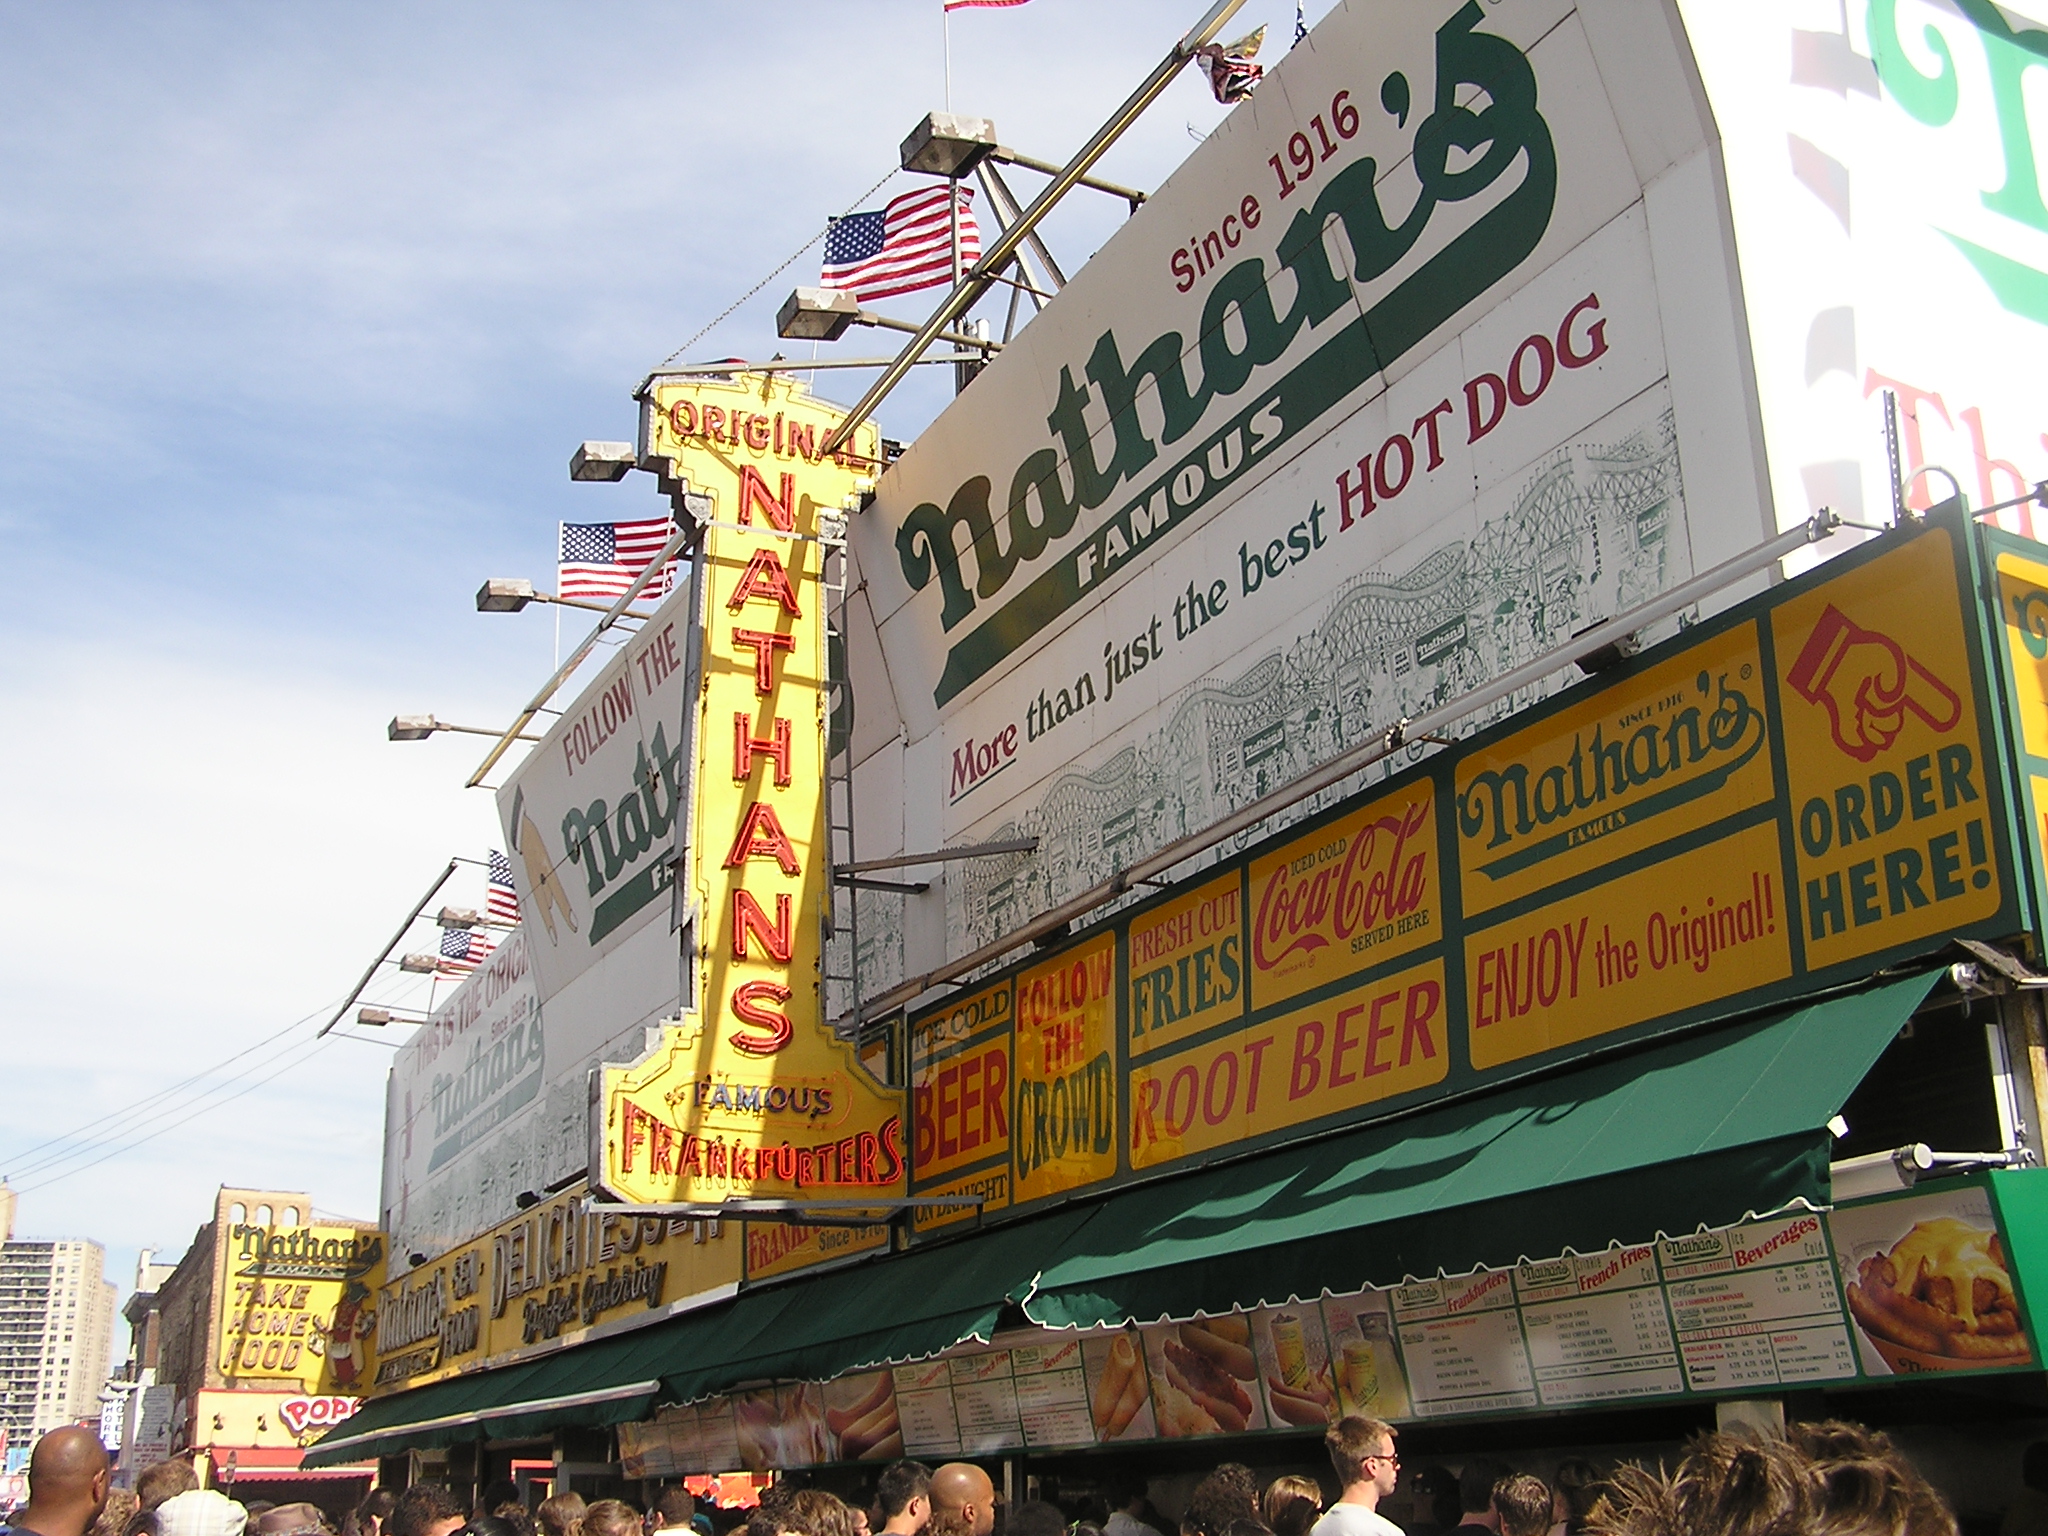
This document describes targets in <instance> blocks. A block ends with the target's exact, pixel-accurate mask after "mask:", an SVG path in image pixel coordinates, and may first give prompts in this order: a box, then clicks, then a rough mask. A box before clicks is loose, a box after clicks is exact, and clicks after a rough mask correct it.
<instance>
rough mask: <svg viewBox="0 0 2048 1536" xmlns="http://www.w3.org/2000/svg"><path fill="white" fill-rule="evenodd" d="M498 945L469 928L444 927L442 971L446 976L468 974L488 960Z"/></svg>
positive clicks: (442, 934) (442, 932) (442, 933)
mask: <svg viewBox="0 0 2048 1536" xmlns="http://www.w3.org/2000/svg"><path fill="white" fill-rule="evenodd" d="M497 947H498V946H497V945H496V944H494V943H492V942H491V941H490V940H489V939H486V938H485V937H484V936H483V935H482V934H480V933H475V932H472V931H471V930H469V929H467V928H444V929H443V930H442V931H441V972H442V974H443V975H446V976H463V975H467V974H468V973H469V972H471V971H473V970H475V969H476V968H477V967H478V966H480V965H482V964H483V963H484V961H486V960H488V959H489V958H490V957H491V951H492V950H494V949H496V948H497Z"/></svg>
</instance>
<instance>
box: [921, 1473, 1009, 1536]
mask: <svg viewBox="0 0 2048 1536" xmlns="http://www.w3.org/2000/svg"><path fill="white" fill-rule="evenodd" d="M932 1508H933V1509H934V1510H935V1511H937V1512H938V1513H940V1514H944V1515H952V1516H955V1517H957V1518H958V1522H959V1524H961V1525H962V1526H964V1527H965V1528H966V1530H967V1531H968V1532H969V1536H989V1532H991V1531H993V1530H994V1529H995V1528H996V1486H995V1484H994V1483H992V1482H990V1481H989V1480H988V1474H987V1473H986V1472H984V1471H982V1470H981V1468H979V1467H977V1466H974V1465H972V1464H971V1463H969V1462H965V1461H949V1462H947V1463H946V1464H945V1465H944V1466H943V1467H941V1468H939V1470H938V1471H936V1472H934V1473H933V1474H932Z"/></svg>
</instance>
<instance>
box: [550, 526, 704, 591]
mask: <svg viewBox="0 0 2048 1536" xmlns="http://www.w3.org/2000/svg"><path fill="white" fill-rule="evenodd" d="M674 532H675V521H674V519H672V518H666V517H659V518H652V519H649V520H648V521H646V522H639V523H564V524H562V525H561V548H560V557H559V567H558V570H557V573H556V578H555V579H556V583H557V585H556V589H555V590H556V592H557V594H558V595H559V596H562V597H610V598H618V597H624V596H625V595H626V588H628V587H630V586H631V585H633V579H634V578H635V577H636V576H638V575H639V574H640V573H641V572H642V571H644V570H646V569H647V567H648V565H649V564H650V563H651V562H652V561H653V559H654V557H655V556H656V555H658V554H660V553H661V547H662V545H664V544H666V543H667V542H668V541H669V538H670V536H671V535H672V534H673V533H674ZM674 577H675V562H674V561H673V560H671V561H670V562H669V567H668V569H667V570H665V571H663V572H662V573H661V574H660V575H659V576H657V577H656V578H655V579H654V580H653V581H650V582H649V583H648V584H647V585H646V587H644V588H643V589H642V590H641V594H640V595H641V597H643V598H650V599H651V598H657V597H666V596H667V595H668V591H669V584H670V582H671V581H673V580H674Z"/></svg>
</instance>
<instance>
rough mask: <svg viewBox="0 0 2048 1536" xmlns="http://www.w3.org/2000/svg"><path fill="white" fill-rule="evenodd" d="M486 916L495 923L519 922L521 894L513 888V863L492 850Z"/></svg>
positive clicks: (485, 902) (485, 904) (485, 905)
mask: <svg viewBox="0 0 2048 1536" xmlns="http://www.w3.org/2000/svg"><path fill="white" fill-rule="evenodd" d="M484 916H485V917H487V918H489V919H490V920H491V921H492V922H494V923H517V922H518V921H519V892H518V891H516V890H514V889H513V887H512V861H511V860H510V859H508V858H506V857H505V855H504V854H502V853H500V852H498V850H497V849H495V848H493V849H492V850H491V884H490V890H489V892H488V893H487V895H486V897H485V901H484Z"/></svg>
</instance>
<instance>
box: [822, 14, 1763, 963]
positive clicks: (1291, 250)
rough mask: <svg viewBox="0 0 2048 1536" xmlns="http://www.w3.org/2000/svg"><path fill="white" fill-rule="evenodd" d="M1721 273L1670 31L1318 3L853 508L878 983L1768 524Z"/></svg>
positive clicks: (1694, 88)
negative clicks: (883, 889)
mask: <svg viewBox="0 0 2048 1536" xmlns="http://www.w3.org/2000/svg"><path fill="white" fill-rule="evenodd" d="M1733 263H1734V249H1733V245H1732V239H1731V236H1730V234H1729V215H1728V208H1727V202H1726V197H1725V189H1724V183H1723V180H1722V177H1721V172H1720V164H1719V160H1718V155H1717V146H1716V141H1715V136H1714V129H1713V123H1712V118H1711V115H1710V113H1709V112H1708V111H1707V108H1706V102H1705V97H1704V95H1703V93H1702V90H1701V87H1700V82H1699V80H1698V79H1697V77H1696V75H1695V73H1694V72H1693V70H1692V67H1691V60H1690V56H1689V53H1688V51H1687V49H1686V47H1685V44H1684V39H1683V33H1682V31H1681V30H1680V28H1679V26H1678V22H1677V17H1676V14H1675V13H1674V12H1670V11H1668V10H1667V9H1666V8H1665V7H1663V6H1661V5H1658V4H1644V3H1641V0H1635V3H1622V0H1579V3H1573V0H1500V3H1497V4H1489V5H1484V6H1482V5H1480V4H1478V3H1476V0H1475V3H1461V0H1425V3H1417V4H1411V5H1402V6H1386V5H1379V4H1352V5H1345V6H1341V7H1339V8H1338V9H1337V10H1335V11H1333V12H1332V13H1331V14H1330V15H1329V16H1328V17H1327V18H1326V19H1325V20H1324V21H1323V22H1322V23H1321V24H1320V25H1319V26H1318V27H1317V28H1316V29H1315V31H1314V32H1313V33H1312V34H1311V35H1310V36H1309V38H1308V39H1307V40H1306V41H1305V42H1303V43H1301V44H1300V45H1298V46H1296V47H1295V48H1294V49H1293V50H1292V51H1291V52H1289V53H1288V54H1286V55H1285V57H1284V58H1283V59H1282V60H1281V61H1280V62H1279V64H1278V65H1277V67H1276V68H1275V69H1274V70H1273V71H1272V73H1270V74H1269V75H1268V76H1267V77H1266V79H1265V80H1264V82H1263V83H1262V84H1261V85H1260V87H1259V89H1258V92H1257V94H1256V95H1254V96H1253V97H1252V99H1251V100H1250V101H1248V102H1247V103H1246V104H1244V105H1243V106H1241V107H1240V108H1238V109H1237V110H1236V111H1235V112H1233V113H1232V114H1231V115H1230V117H1229V118H1227V119H1226V120H1225V122H1224V123H1223V124H1222V125H1221V126H1220V127H1219V128H1218V129H1217V130H1216V131H1215V132H1214V133H1213V134H1211V135H1210V137H1209V138H1208V140H1207V141H1206V142H1205V143H1204V144H1203V145H1202V146H1201V147H1200V149H1198V150H1197V151H1196V152H1195V153H1194V154H1193V155H1192V156H1191V157H1190V158H1189V160H1188V161H1187V163H1186V164H1185V165H1184V166H1183V167H1182V168H1181V169H1180V170H1179V171H1178V172H1176V173H1175V175H1174V176H1173V177H1172V178H1171V179H1170V180H1169V181H1168V182H1167V183H1166V185H1165V186H1163V187H1161V188H1160V189H1159V191H1158V192H1157V193H1156V194H1155V195H1154V196H1153V197H1152V199H1151V200H1150V201H1149V202H1148V203H1147V204H1146V205H1145V207H1144V208H1143V209H1142V210H1141V211H1140V212H1139V213H1138V214H1137V215H1136V216H1134V217H1133V218H1132V219H1131V220H1130V221H1129V223H1128V224H1126V225H1125V226H1124V228H1123V229H1122V230H1120V231H1119V233H1118V234H1117V236H1116V237H1115V238H1114V239H1113V240H1112V241H1111V242H1110V243H1109V244H1108V245H1107V246H1105V247H1104V249H1103V250H1102V251H1101V252H1100V253H1099V254H1098V255H1097V256H1096V257H1095V258H1094V259H1093V260H1092V261H1091V262H1090V263H1089V264H1088V265H1087V266H1086V267H1085V268H1084V269H1082V271H1081V272H1080V273H1079V274H1078V275H1077V276H1076V277H1075V279H1074V281H1073V282H1071V283H1070V284H1068V285H1067V287H1066V288H1065V289H1064V290H1063V291H1062V292H1061V294H1060V295H1059V297H1058V299H1057V300H1056V301H1055V302H1054V303H1053V304H1051V305H1050V306H1049V307H1048V308H1047V309H1046V311H1045V312H1044V313H1043V314H1042V315H1040V316H1039V317H1038V318H1037V319H1036V320H1034V321H1033V322H1032V324H1031V325H1030V326H1029V327H1027V328H1026V329H1025V330H1024V331H1023V332H1022V333H1021V334H1020V335H1019V336H1018V337H1017V338H1016V340H1015V341H1014V342H1013V343H1012V344H1011V345H1010V346H1009V347H1007V348H1006V349H1005V350H1004V352H1003V353H1002V354H1001V356H1000V357H999V358H997V360H996V361H995V363H994V364H993V365H992V366H991V367H990V368H989V369H987V370H986V372H984V373H983V374H982V375H981V377H980V378H978V379H977V380H976V381H975V383H974V384H973V385H972V387H971V388H970V389H968V390H967V391H966V392H965V394H964V395H963V396H962V397H961V398H960V399H959V400H958V401H956V402H955V403H954V405H953V406H952V407H951V408H949V409H948V410H947V411H946V412H945V413H944V414H943V415H942V416H941V417H940V418H939V420H938V421H937V422H936V423H935V424H934V425H933V426H932V427H931V428H929V429H928V430H927V431H926V432H925V433H924V434H923V435H922V436H921V437H920V438H919V439H918V440H917V442H916V443H915V444H913V445H912V447H911V449H910V451H909V452H908V453H907V454H906V455H905V456H904V457H903V459H902V460H901V461H900V462H898V463H897V464H896V465H894V466H893V467H892V468H891V470H890V471H889V473H888V474H887V475H885V476H883V477H882V480H881V483H880V487H879V490H878V494H877V500H876V502H875V504H874V506H873V507H872V508H871V509H870V510H869V511H868V512H867V513H865V514H864V515H862V516H861V517H859V518H856V519H855V522H854V529H853V535H852V536H853V538H854V541H855V545H856V549H857V551H858V554H859V561H860V570H861V574H862V576H863V577H864V578H865V581H866V591H865V599H866V602H867V604H868V605H869V607H870V609H871V611H872V613H873V616H874V621H875V625H876V633H877V637H878V639H877V640H876V641H873V642H870V641H867V639H866V637H863V636H862V635H860V634H859V633H858V630H856V633H855V634H854V636H853V647H854V654H855V661H856V667H855V680H856V693H857V700H858V705H859V709H860V711H861V714H862V716H863V717H864V718H863V719H862V721H861V723H860V727H858V728H857V729H856V733H855V734H856V743H857V751H860V750H861V749H862V748H865V749H866V750H865V753H864V756H863V761H862V767H861V770H860V772H861V780H860V790H859V803H860V805H861V808H862V809H861V812H860V822H861V827H862V831H863V839H862V843H863V848H864V849H866V848H869V847H873V848H876V849H877V850H878V851H880V850H882V849H883V848H884V846H885V845H887V844H889V843H890V842H891V840H892V838H893V839H894V840H895V841H896V842H897V843H898V844H899V845H900V846H904V847H907V848H908V849H910V850H918V849H922V848H928V847H933V846H937V845H938V844H939V843H940V842H946V843H958V842H964V841H975V840H979V839H982V838H991V837H1005V836H1018V835H1028V836H1036V837H1038V838H1039V839H1040V847H1039V850H1038V852H1037V853H1036V854H1034V855H1030V856H1016V857H1011V858H1004V859H986V860H976V861H974V862H972V863H968V864H961V865H956V866H954V867H953V868H951V869H950V870H948V871H947V872H946V873H945V874H944V875H943V877H941V886H942V889H943V896H942V897H938V898H937V900H939V901H942V902H943V906H944V915H943V924H942V926H943V933H942V934H938V933H934V931H933V930H934V928H935V927H937V926H939V922H938V919H937V916H936V913H935V911H934V897H923V898H911V900H910V904H909V906H908V908H907V909H906V910H905V912H904V914H903V917H902V920H901V921H900V923H899V924H898V925H897V926H896V928H895V930H894V932H895V933H899V934H901V935H902V938H901V940H900V942H901V943H902V944H903V945H904V946H906V947H907V948H908V949H909V950H910V951H911V952H912V953H911V966H912V969H919V968H922V965H923V964H926V963H931V962H933V961H935V960H936V959H938V958H939V954H938V953H936V951H939V950H944V951H949V952H952V953H959V952H961V951H963V950H965V949H967V948H970V947H973V946H975V945H978V944H981V943H985V942H987V941H988V940H990V939H992V938H995V937H997V936H999V935H1000V934H1002V933H1003V932H1005V931H1008V930H1009V929H1012V928H1014V927H1015V926H1016V925H1018V924H1019V923H1020V922H1022V921H1024V920H1026V919H1028V918H1029V917H1031V916H1033V915H1035V914H1036V913H1038V912H1041V911H1044V910H1045V909H1046V908H1048V907H1050V906H1052V905H1054V904H1056V903H1057V902H1058V901H1060V900H1061V899H1063V898H1065V897H1067V896H1070V895H1072V894H1074V893H1075V892H1077V891H1079V890H1081V889H1084V888H1086V887H1088V886H1090V885H1092V884H1094V883H1095V882H1097V881H1099V880H1101V879H1103V878H1105V877H1106V876H1108V875H1109V874H1111V873H1112V872H1113V871H1114V870H1115V869H1117V868H1118V867H1120V866H1123V865H1126V864H1128V863H1129V862H1131V861H1132V859H1134V858H1136V857H1137V856H1139V855H1141V854H1143V853H1146V852H1149V851H1150V850H1152V849H1154V848H1157V847H1159V846H1161V845H1163V844H1165V843H1167V842H1169V841H1171V840H1172V839H1174V838H1176V837H1179V836H1181V835H1183V834H1185V833H1189V832H1193V831H1196V830H1198V829H1200V828H1202V827H1204V826H1206V825H1208V824H1210V823H1212V822H1214V821H1215V820H1217V819H1218V818H1219V817H1221V816H1223V815H1225V814H1228V813H1229V812H1230V811H1232V810H1233V809H1235V808H1237V807H1239V806H1241V805H1243V804H1246V803H1248V802H1249V801H1251V800H1252V799H1255V798H1256V797H1257V796H1259V795H1260V794H1262V793H1264V792H1265V791H1267V790H1270V789H1272V788H1275V787H1277V786H1278V785H1280V784H1282V783H1284V782H1286V781H1287V780H1289V779H1292V778H1294V777H1296V776H1297V775H1299V774H1301V773H1303V772H1305V771H1307V770H1308V769H1309V768H1311V767H1313V766H1314V765H1316V764H1318V763H1320V762H1323V761H1326V760H1328V759H1329V758H1330V757H1332V756H1334V755H1336V754H1337V753H1339V752H1341V751H1343V750H1346V749H1348V748H1350V747H1352V746H1354V745H1356V744H1358V743H1360V742H1362V741H1365V740H1368V739H1370V738H1372V737H1376V736H1378V735H1380V734H1381V733H1383V732H1384V731H1385V730H1386V729H1387V728H1388V727H1389V726H1390V725H1392V724H1393V723H1394V722H1395V721H1397V720H1398V719H1400V718H1402V717H1403V716H1407V715H1415V714H1419V713H1421V712H1422V711H1423V710H1425V709H1428V708H1430V707H1431V706H1433V705H1435V704H1437V703H1440V702H1442V701H1444V700H1446V699H1448V698H1450V697H1453V696H1455V695H1457V694H1459V693H1461V692H1464V691H1466V690H1468V689H1470V688H1472V687H1473V686H1475V685H1476V684H1478V683H1481V682H1483V681H1485V680H1486V679H1488V678H1490V677H1492V676H1495V675H1498V674H1499V673H1501V672H1504V671H1506V670H1508V669H1509V668H1511V667H1514V666H1517V665H1519V664H1521V663H1522V662H1525V661H1527V660H1529V659H1530V658H1532V657H1534V656H1536V655H1538V654H1540V653H1541V652H1543V651H1544V650H1546V649H1548V648H1550V647H1552V646H1554V645H1556V644H1558V643H1559V642H1561V641H1562V640H1564V639H1566V638H1568V637H1569V636H1570V635H1571V634H1573V633H1574V632H1576V631H1578V630H1581V629H1584V628H1586V627H1588V626H1589V625H1591V624H1594V623H1596V622H1598V621H1600V620H1602V619H1605V618H1607V617H1610V616H1612V615H1614V614H1615V613H1618V612H1620V611H1622V610H1624V609H1626V608H1629V607H1631V606H1634V605H1636V604H1638V603H1641V602H1642V601H1644V600H1645V599H1647V598H1648V597H1650V596H1652V595H1654V594H1655V593H1656V592H1658V591H1659V590H1661V589H1663V588H1666V587H1668V586H1670V585H1673V584H1675V583H1676V582H1678V581H1681V580H1684V579H1685V578H1686V577H1688V576H1690V575H1692V574H1693V573H1694V572H1695V571H1697V570H1700V569H1703V568H1705V567H1707V566H1710V565H1713V564H1715V563H1717V562H1719V561H1721V560H1723V559H1726V558H1727V557H1729V556H1731V555H1733V554H1735V553H1737V552H1739V551H1741V550H1744V549H1747V548H1749V547H1752V546H1754V545H1755V544H1757V543H1758V542H1760V541H1761V540H1762V539H1763V538H1764V537H1766V536H1767V534H1768V533H1770V532H1771V531H1773V530H1774V522H1773V514H1772V512H1771V509H1770V507H1769V505H1768V502H1767V500H1766V478H1767V477H1766V470H1765V465H1764V459H1763V448H1762V438H1761V433H1760V428H1759V423H1758V420H1757V416H1756V412H1755V402H1754V396H1753V391H1752V389H1751V388H1750V385H1749V369H1748V359H1747V352H1746V339H1745V336H1744V333H1743V328H1742V326H1741V323H1740V316H1741V302H1740V293H1739V288H1738V285H1737V282H1736V278H1735V272H1734V265H1733ZM869 643H871V644H873V645H874V649H875V650H876V651H877V653H878V658H879V660H878V663H877V664H878V665H879V666H880V667H881V668H882V669H883V670H885V671H886V675H887V680H888V686H887V688H869V689H865V690H863V689H861V688H860V687H859V683H860V664H859V663H860V654H861V651H862V649H863V646H864V644H869ZM1527 702H1528V700H1527V699H1526V698H1521V699H1516V700H1513V701H1509V702H1508V703H1506V704H1503V705H1501V706H1499V709H1498V710H1497V711H1496V713H1498V712H1501V711H1505V710H1506V709H1508V708H1510V707H1519V706H1520V705H1522V704H1525V703H1527ZM892 708H893V710H894V712H895V715H894V718H893V720H884V721H882V722H879V723H878V722H876V721H875V720H874V719H873V718H872V716H874V715H875V713H876V712H877V710H878V709H879V710H881V711H885V712H886V711H888V710H890V709H892ZM1474 723H1475V724H1479V723H1484V722H1483V721H1479V722H1474ZM884 726H894V727H895V728H896V731H897V734H896V735H895V736H891V735H890V734H889V732H888V731H887V730H885V729H883V728H882V727H884ZM1408 760H1410V759H1409V756H1408V755H1406V754H1404V755H1403V757H1402V758H1401V759H1400V760H1398V761H1395V762H1391V763H1389V764H1388V765H1387V767H1386V769H1384V770H1382V771H1391V770H1392V769H1393V768H1397V767H1400V766H1405V763H1406V762H1407V761H1408ZM892 802H895V803H900V804H902V805H904V806H907V807H913V808H915V810H914V811H908V812H898V811H896V810H895V809H894V804H892ZM1313 808H1314V806H1313V805H1312V804H1311V805H1305V806H1303V807H1302V808H1301V813H1306V812H1307V811H1308V810H1310V809H1313ZM906 819H907V820H909V822H910V825H909V826H908V827H907V828H906V827H905V826H904V825H903V824H902V823H903V821H904V820H906ZM868 910H869V909H868V908H866V907H864V908H863V917H864V926H865V917H866V913H867V911H868ZM872 926H873V928H874V930H875V931H878V932H879V931H889V930H888V925H887V924H886V923H883V922H878V923H876V924H874V925H872ZM867 937H868V933H867V931H864V932H863V940H864V941H865V940H866V939H867ZM892 968H893V962H883V963H881V964H879V965H878V966H877V967H876V969H880V970H884V971H886V970H887V969H892ZM862 979H863V990H864V991H865V992H868V993H872V992H873V991H875V990H877V988H876V986H875V985H874V982H875V981H878V980H879V979H880V978H879V977H872V978H871V977H870V976H869V975H868V974H866V973H865V970H864V974H863V978H862Z"/></svg>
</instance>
